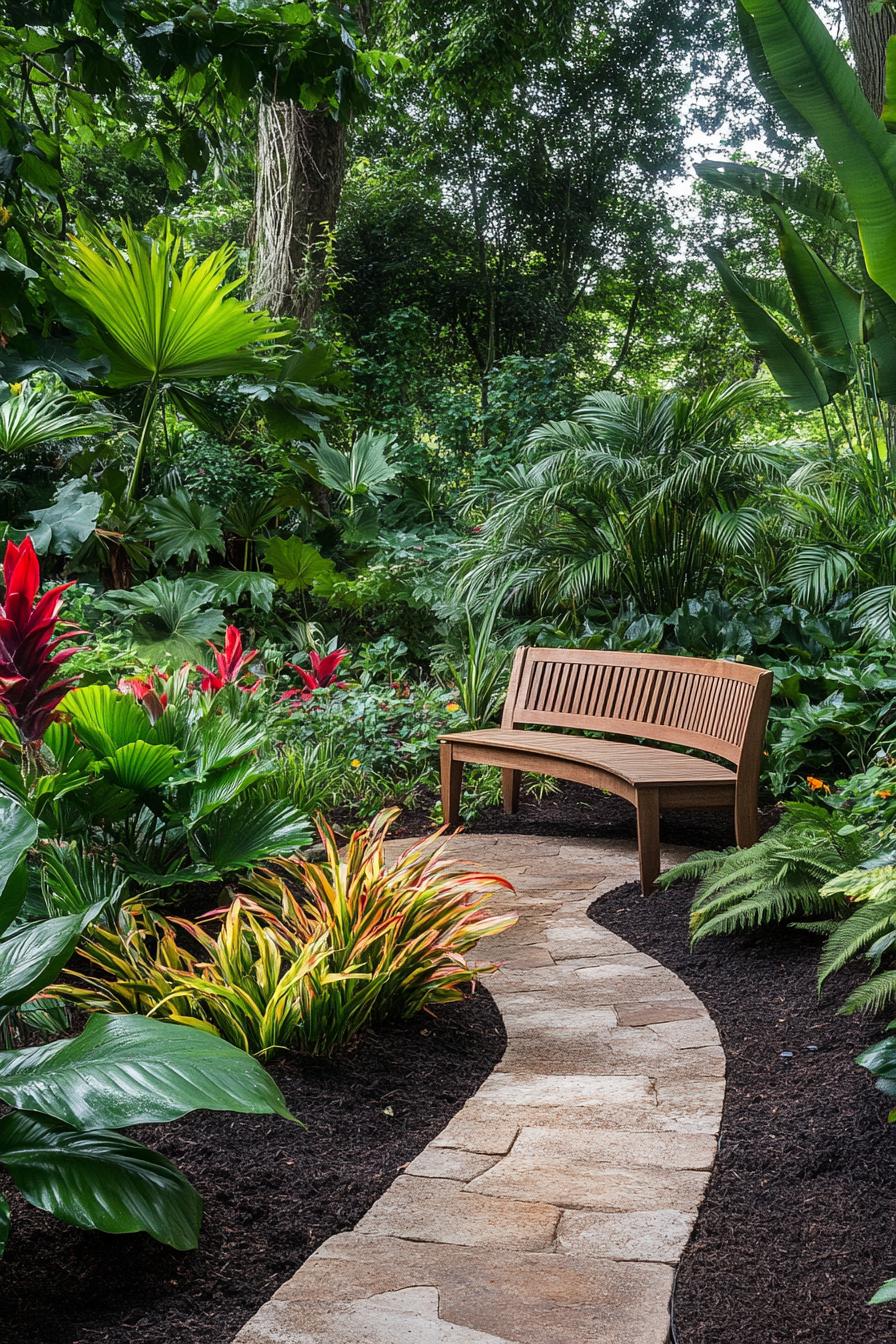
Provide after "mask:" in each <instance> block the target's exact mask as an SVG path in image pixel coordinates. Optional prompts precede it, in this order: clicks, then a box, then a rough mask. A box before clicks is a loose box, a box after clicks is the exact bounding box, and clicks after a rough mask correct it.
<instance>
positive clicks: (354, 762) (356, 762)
mask: <svg viewBox="0 0 896 1344" xmlns="http://www.w3.org/2000/svg"><path fill="white" fill-rule="evenodd" d="M352 769H353V770H360V769H361V762H360V761H359V760H358V758H357V756H355V757H354V759H353V760H352Z"/></svg>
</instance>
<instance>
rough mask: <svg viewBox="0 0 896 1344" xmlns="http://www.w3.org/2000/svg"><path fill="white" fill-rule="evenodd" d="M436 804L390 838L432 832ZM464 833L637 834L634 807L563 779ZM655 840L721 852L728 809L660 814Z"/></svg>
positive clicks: (428, 803)
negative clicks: (512, 811) (510, 812)
mask: <svg viewBox="0 0 896 1344" xmlns="http://www.w3.org/2000/svg"><path fill="white" fill-rule="evenodd" d="M435 802H436V799H435V796H434V795H433V796H432V797H427V798H422V799H420V800H418V801H417V802H416V803H415V806H414V807H413V808H408V809H406V810H404V811H402V812H401V814H400V815H399V817H398V819H397V821H396V823H395V825H394V826H393V827H392V830H391V832H390V834H391V835H392V836H395V837H399V836H418V835H425V834H427V833H428V832H429V831H431V830H432V829H433V821H432V809H433V807H434V806H435ZM335 816H336V818H337V821H338V823H339V826H340V829H341V831H342V832H344V833H345V834H348V832H349V831H350V830H351V829H352V827H353V826H354V825H357V822H356V821H355V820H354V819H353V818H352V817H351V816H350V815H349V813H348V812H344V813H341V814H340V813H336V814H335ZM777 817H778V810H777V808H776V807H775V806H774V805H773V804H772V805H768V806H765V807H763V808H762V809H761V811H760V819H761V824H762V827H763V829H766V828H767V827H768V826H770V825H772V824H773V822H774V821H776V820H777ZM463 830H464V831H465V832H467V833H468V834H470V835H496V834H513V835H587V836H593V837H595V838H600V837H610V836H627V837H630V838H632V839H634V838H635V836H636V834H637V826H636V821H635V809H634V807H633V806H632V804H631V803H629V802H626V800H625V799H624V798H617V797H616V796H615V794H612V793H603V792H602V791H601V790H600V789H590V788H588V786H587V785H585V784H570V783H567V782H566V781H561V782H559V783H558V786H557V789H556V792H554V793H550V794H548V795H547V796H546V797H545V798H542V799H537V798H534V797H533V796H532V795H531V794H529V795H528V796H527V795H526V794H525V793H524V794H523V796H522V798H521V799H520V810H519V812H518V813H516V815H515V816H507V815H506V814H505V813H504V811H503V810H502V808H500V807H488V808H484V809H483V811H482V812H480V813H479V815H478V816H477V817H475V818H474V819H473V820H472V821H465V822H464V823H463ZM660 838H661V840H663V841H665V842H666V843H667V844H676V845H692V846H693V847H694V848H695V849H722V848H724V847H725V846H727V845H733V844H734V820H733V815H732V811H731V809H730V808H727V807H718V808H703V809H700V810H697V809H687V810H685V809H675V810H674V811H665V812H664V813H663V815H662V817H661V819H660Z"/></svg>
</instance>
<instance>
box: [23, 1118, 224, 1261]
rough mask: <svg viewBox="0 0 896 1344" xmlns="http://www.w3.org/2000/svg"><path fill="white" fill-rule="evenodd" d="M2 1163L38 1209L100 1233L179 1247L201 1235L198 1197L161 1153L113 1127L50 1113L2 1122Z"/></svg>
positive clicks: (193, 1243) (189, 1246) (184, 1248)
mask: <svg viewBox="0 0 896 1344" xmlns="http://www.w3.org/2000/svg"><path fill="white" fill-rule="evenodd" d="M0 1164H2V1165H3V1166H4V1167H5V1168H6V1170H7V1171H8V1172H9V1175H10V1176H11V1177H12V1179H13V1181H14V1182H15V1184H16V1186H17V1187H18V1190H19V1193H20V1194H21V1195H22V1196H23V1197H24V1198H25V1199H27V1201H28V1203H29V1204H33V1205H34V1207H35V1208H37V1209H43V1210H44V1211H45V1212H47V1213H52V1214H55V1216H56V1217H57V1218H60V1219H62V1221H63V1222H65V1223H72V1224H73V1225H74V1226H75V1227H85V1228H91V1229H96V1230H97V1231H99V1232H119V1233H121V1232H148V1233H149V1235H150V1236H151V1237H155V1239H156V1241H161V1242H164V1243H165V1245H167V1246H173V1247H175V1248H176V1249H177V1250H181V1251H188V1250H192V1249H193V1248H194V1247H195V1246H196V1244H197V1242H198V1240H199V1224H200V1221H201V1218H202V1200H201V1199H200V1198H199V1196H198V1194H197V1193H196V1191H195V1190H194V1189H193V1187H192V1186H191V1185H190V1183H189V1181H188V1180H187V1179H186V1177H185V1176H183V1175H182V1174H181V1173H180V1172H179V1171H178V1170H177V1167H175V1166H174V1165H173V1164H172V1163H171V1162H169V1161H168V1159H167V1158H166V1157H162V1156H161V1154H159V1153H154V1152H152V1151H151V1150H150V1149H149V1148H144V1146H143V1144H142V1143H137V1141H136V1140H135V1139H131V1138H128V1137H126V1136H125V1135H124V1134H115V1133H113V1132H112V1131H110V1130H102V1129H99V1130H92V1131H90V1132H89V1133H83V1132H82V1131H80V1130H77V1129H72V1128H71V1126H70V1125H66V1124H65V1123H64V1122H63V1121H61V1120H55V1119H53V1118H52V1117H50V1116H42V1115H31V1114H29V1113H28V1112H27V1111H19V1112H13V1113H12V1114H10V1115H5V1116H3V1117H2V1119H0Z"/></svg>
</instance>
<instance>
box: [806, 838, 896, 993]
mask: <svg viewBox="0 0 896 1344" xmlns="http://www.w3.org/2000/svg"><path fill="white" fill-rule="evenodd" d="M822 894H827V895H829V896H830V897H831V898H832V899H834V900H844V901H846V902H848V907H849V908H850V909H851V910H852V913H850V914H849V916H848V917H847V918H846V919H845V920H844V921H843V922H842V923H841V924H839V925H838V926H837V927H836V928H835V929H834V931H833V932H832V933H831V935H830V936H829V938H828V939H827V941H826V942H825V945H824V950H823V951H822V954H821V962H820V964H819V967H818V987H819V989H821V987H822V986H823V985H824V983H825V981H826V980H827V979H828V977H829V976H831V975H834V974H835V973H836V972H837V971H839V970H842V969H843V967H844V966H845V965H846V963H847V962H848V961H851V960H852V959H853V957H857V956H859V955H860V954H862V953H864V955H865V956H866V957H867V958H868V960H869V961H870V962H871V965H872V968H873V971H874V974H872V975H871V976H870V977H869V979H867V980H865V981H863V982H862V984H860V985H858V986H857V987H856V988H855V989H854V990H853V991H852V993H851V994H850V995H849V996H848V997H847V999H846V1001H845V1002H844V1004H843V1006H842V1007H841V1008H840V1010H839V1011H840V1012H841V1013H855V1012H865V1013H877V1012H880V1011H881V1009H882V1008H884V1007H886V1005H887V1004H888V1003H889V1002H890V1001H891V1000H892V999H893V998H894V997H896V970H893V969H889V970H881V969H880V968H881V963H882V961H883V958H884V956H885V955H886V953H887V952H889V951H890V949H891V948H892V947H893V946H894V944H896V862H894V855H892V854H887V855H884V856H881V857H879V858H878V859H876V860H874V861H873V862H872V863H869V864H867V865H865V866H863V867H861V868H854V869H852V870H850V871H849V872H845V873H841V874H840V876H839V877H836V878H834V879H833V881H831V882H828V883H827V885H826V886H825V889H824V892H823V893H822Z"/></svg>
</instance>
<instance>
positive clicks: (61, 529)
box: [31, 480, 103, 555]
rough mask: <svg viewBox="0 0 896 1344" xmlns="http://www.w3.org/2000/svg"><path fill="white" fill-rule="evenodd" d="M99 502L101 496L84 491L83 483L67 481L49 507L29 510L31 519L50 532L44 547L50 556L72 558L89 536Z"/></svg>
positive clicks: (94, 523)
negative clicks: (50, 553)
mask: <svg viewBox="0 0 896 1344" xmlns="http://www.w3.org/2000/svg"><path fill="white" fill-rule="evenodd" d="M102 502H103V497H102V495H101V494H98V493H97V491H96V490H87V489H85V483H84V481H81V480H74V481H66V482H65V484H64V485H61V486H60V487H59V489H58V490H57V491H56V494H55V495H54V497H53V503H52V504H51V505H50V506H49V508H46V509H32V511H31V517H32V518H33V519H34V521H35V523H37V525H38V526H39V527H48V528H49V529H50V540H49V542H48V547H47V548H48V550H49V551H51V552H52V554H53V555H71V554H72V552H74V551H76V550H77V548H78V547H79V546H80V545H81V543H82V542H85V541H86V540H87V538H88V537H89V536H91V535H92V533H93V530H94V528H95V527H96V520H97V518H98V517H99V512H100V507H101V505H102Z"/></svg>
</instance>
